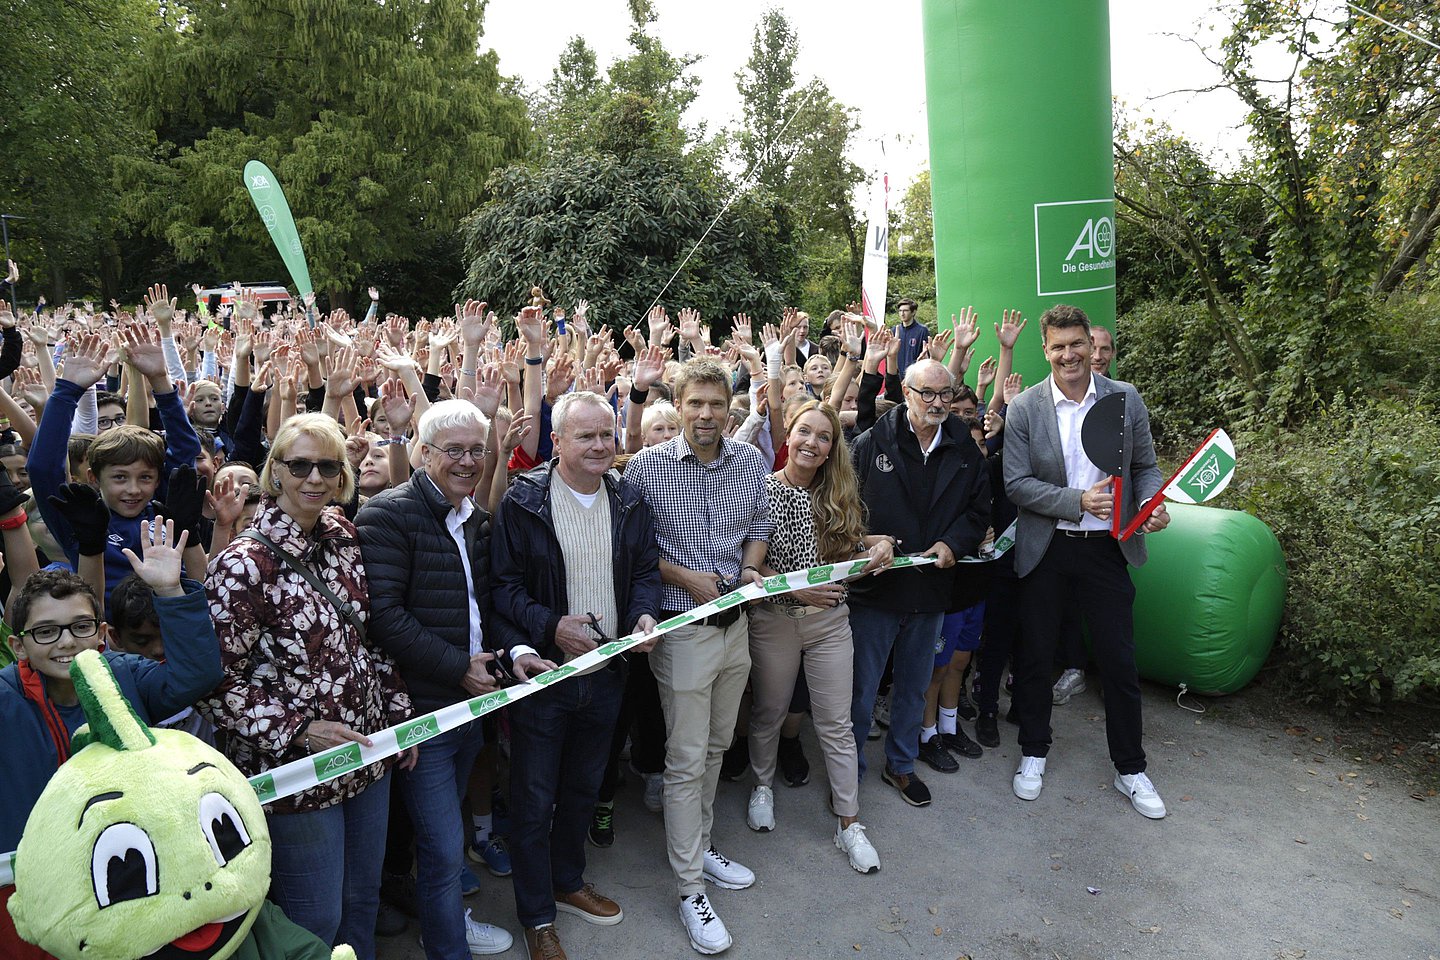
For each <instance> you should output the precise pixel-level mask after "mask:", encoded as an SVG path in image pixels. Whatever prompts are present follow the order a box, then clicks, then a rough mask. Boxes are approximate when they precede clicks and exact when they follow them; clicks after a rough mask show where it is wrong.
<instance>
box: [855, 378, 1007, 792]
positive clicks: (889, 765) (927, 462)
mask: <svg viewBox="0 0 1440 960" xmlns="http://www.w3.org/2000/svg"><path fill="white" fill-rule="evenodd" d="M904 389H905V403H904V405H903V406H898V407H896V408H894V409H893V410H891V411H890V412H889V413H887V414H885V416H883V417H881V418H880V419H879V421H877V422H876V424H875V426H873V427H871V428H870V429H869V430H867V431H865V432H864V433H863V434H861V435H860V436H859V437H858V438H856V440H855V447H854V450H853V452H852V454H851V456H852V458H853V459H854V461H855V473H856V476H857V478H858V479H859V481H860V498H861V499H862V500H864V501H865V506H866V507H867V508H868V510H869V513H870V532H871V533H883V534H889V535H890V536H892V537H894V538H895V539H896V541H897V543H898V544H899V549H901V550H903V551H905V552H906V553H912V552H915V551H919V552H920V553H923V554H928V555H932V556H935V557H936V558H937V559H938V562H937V563H936V564H935V565H934V566H927V567H921V568H919V569H915V570H900V571H897V572H895V573H891V574H887V575H886V576H885V578H884V579H883V580H881V579H876V578H870V577H863V578H861V579H860V580H859V581H857V582H856V583H854V584H853V585H852V586H851V587H850V629H851V631H852V633H853V634H854V637H855V695H854V698H853V701H852V706H851V718H852V720H853V721H854V726H855V742H856V743H864V742H865V738H866V736H867V735H868V734H869V732H870V713H871V711H872V710H873V709H874V706H875V694H876V691H877V690H878V689H879V686H880V675H881V673H882V672H883V671H884V669H885V660H886V659H887V658H888V657H889V655H890V651H891V649H892V648H893V649H894V651H895V668H894V677H895V681H894V686H893V688H892V690H891V693H890V731H889V733H888V735H887V736H886V738H885V773H884V777H883V779H884V781H885V782H886V783H888V784H890V785H891V786H893V787H894V788H895V789H897V790H899V791H900V795H901V797H902V798H903V799H904V800H905V802H906V803H908V804H910V805H911V806H915V807H923V806H926V805H927V804H929V803H930V790H929V788H927V787H926V786H925V784H924V783H922V782H921V781H920V778H919V777H917V776H915V758H916V756H917V755H918V754H919V751H920V722H921V718H922V714H923V712H924V709H925V688H926V687H927V686H928V685H929V683H930V673H931V667H932V665H933V663H934V660H935V641H936V639H937V638H938V637H939V636H940V626H941V622H942V621H943V620H944V619H945V610H946V606H947V604H948V603H949V600H950V595H951V590H952V588H953V586H954V578H955V576H956V571H955V569H954V566H955V560H956V558H958V557H963V556H967V555H971V554H974V553H975V551H976V550H977V549H978V548H979V546H980V541H981V540H982V539H983V538H984V536H985V529H986V527H987V526H988V525H989V522H990V475H989V472H988V471H987V470H986V469H985V465H984V460H983V459H982V458H981V456H980V451H979V450H978V449H977V448H976V446H975V442H974V441H973V440H971V439H970V431H969V429H968V428H967V427H966V426H965V425H964V424H963V423H962V422H961V421H960V420H959V419H958V418H955V417H951V416H950V403H951V401H952V400H954V399H955V380H954V377H953V376H951V374H950V371H949V370H947V369H945V367H944V366H942V365H941V364H939V363H936V362H935V361H934V360H917V361H916V362H915V363H914V364H912V365H911V366H910V368H909V369H908V370H907V371H906V372H905V384H904ZM860 772H861V775H862V776H863V775H864V772H865V758H864V754H863V753H862V754H861V758H860Z"/></svg>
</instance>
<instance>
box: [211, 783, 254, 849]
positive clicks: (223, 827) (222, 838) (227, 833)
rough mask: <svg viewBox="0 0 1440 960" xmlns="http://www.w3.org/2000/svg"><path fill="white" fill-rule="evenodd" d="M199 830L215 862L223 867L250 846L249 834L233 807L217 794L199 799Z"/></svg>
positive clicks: (238, 813)
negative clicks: (213, 855)
mask: <svg viewBox="0 0 1440 960" xmlns="http://www.w3.org/2000/svg"><path fill="white" fill-rule="evenodd" d="M200 829H201V830H202V831H203V832H204V834H205V840H206V841H207V842H208V843H209V844H210V852H211V853H213V854H215V862H216V863H218V864H220V866H222V867H223V866H225V864H227V863H229V862H230V861H231V860H234V859H235V858H236V857H238V856H239V855H240V851H242V850H244V849H245V848H246V847H248V846H250V832H249V831H248V830H246V829H245V821H244V820H243V819H241V817H240V812H239V811H238V810H236V809H235V805H234V804H232V803H231V802H230V801H229V800H226V799H225V798H224V797H222V796H220V794H218V793H207V794H205V796H203V797H201V798H200Z"/></svg>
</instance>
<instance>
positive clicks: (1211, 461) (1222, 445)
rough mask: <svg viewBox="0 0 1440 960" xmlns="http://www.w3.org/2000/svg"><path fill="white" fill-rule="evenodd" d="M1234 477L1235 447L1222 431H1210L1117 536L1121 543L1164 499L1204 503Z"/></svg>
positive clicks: (1133, 533) (1128, 537)
mask: <svg viewBox="0 0 1440 960" xmlns="http://www.w3.org/2000/svg"><path fill="white" fill-rule="evenodd" d="M1234 477H1235V445H1234V444H1233V443H1231V442H1230V436H1229V434H1227V433H1226V432H1225V431H1224V430H1220V429H1216V430H1213V431H1211V433H1210V436H1208V437H1206V438H1205V442H1204V443H1202V444H1200V446H1199V447H1197V448H1196V449H1195V452H1194V453H1192V454H1190V456H1189V457H1188V458H1187V459H1186V460H1185V462H1184V463H1182V464H1181V465H1180V469H1179V470H1176V471H1175V474H1174V476H1172V477H1171V478H1170V479H1169V480H1168V481H1167V482H1166V483H1165V486H1163V487H1161V488H1160V492H1159V493H1157V494H1156V495H1155V496H1153V497H1151V498H1150V500H1149V501H1148V502H1147V503H1146V504H1145V506H1144V507H1142V508H1141V509H1140V512H1139V513H1137V514H1135V516H1134V518H1133V519H1131V521H1130V522H1129V524H1127V525H1126V527H1125V529H1124V530H1122V531H1121V533H1120V539H1121V540H1129V539H1130V538H1131V537H1133V536H1134V535H1135V531H1137V530H1139V529H1140V527H1141V525H1142V524H1144V523H1145V521H1146V520H1149V519H1150V515H1151V514H1152V513H1154V512H1155V510H1156V509H1157V508H1158V507H1159V506H1160V504H1162V503H1164V502H1165V501H1166V500H1174V501H1175V502H1176V503H1204V502H1205V501H1206V500H1212V499H1214V498H1215V497H1217V496H1219V495H1220V491H1221V490H1224V489H1225V488H1226V487H1228V486H1229V485H1230V481H1231V480H1232V479H1234Z"/></svg>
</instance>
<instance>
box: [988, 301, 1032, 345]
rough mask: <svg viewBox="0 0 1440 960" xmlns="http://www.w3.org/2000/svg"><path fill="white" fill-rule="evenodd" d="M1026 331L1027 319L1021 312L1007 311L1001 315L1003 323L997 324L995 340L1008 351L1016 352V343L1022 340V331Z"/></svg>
mask: <svg viewBox="0 0 1440 960" xmlns="http://www.w3.org/2000/svg"><path fill="white" fill-rule="evenodd" d="M1024 329H1025V318H1024V317H1023V316H1022V315H1021V313H1020V311H1019V310H1006V311H1004V312H1003V313H1002V314H1001V322H1000V323H997V324H995V339H996V340H999V341H1000V346H1002V347H1004V348H1005V349H1006V350H1014V349H1015V341H1017V340H1019V339H1020V331H1021V330H1024Z"/></svg>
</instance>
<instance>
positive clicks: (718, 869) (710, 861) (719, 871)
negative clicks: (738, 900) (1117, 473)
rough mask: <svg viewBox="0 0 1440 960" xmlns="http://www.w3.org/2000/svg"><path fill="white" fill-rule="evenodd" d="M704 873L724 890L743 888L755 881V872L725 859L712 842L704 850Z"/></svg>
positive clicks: (706, 877) (707, 878)
mask: <svg viewBox="0 0 1440 960" xmlns="http://www.w3.org/2000/svg"><path fill="white" fill-rule="evenodd" d="M704 873H705V879H706V880H709V881H710V882H711V883H713V884H715V886H717V887H724V888H725V889H726V890H744V889H745V888H746V887H748V886H750V885H751V884H752V883H754V882H755V874H754V872H753V871H751V869H750V868H749V867H747V866H744V865H743V864H739V863H736V862H735V861H734V860H727V859H726V858H725V857H723V856H721V855H720V851H719V850H716V849H715V844H713V843H712V844H710V849H709V850H706V851H705V866H704Z"/></svg>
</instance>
